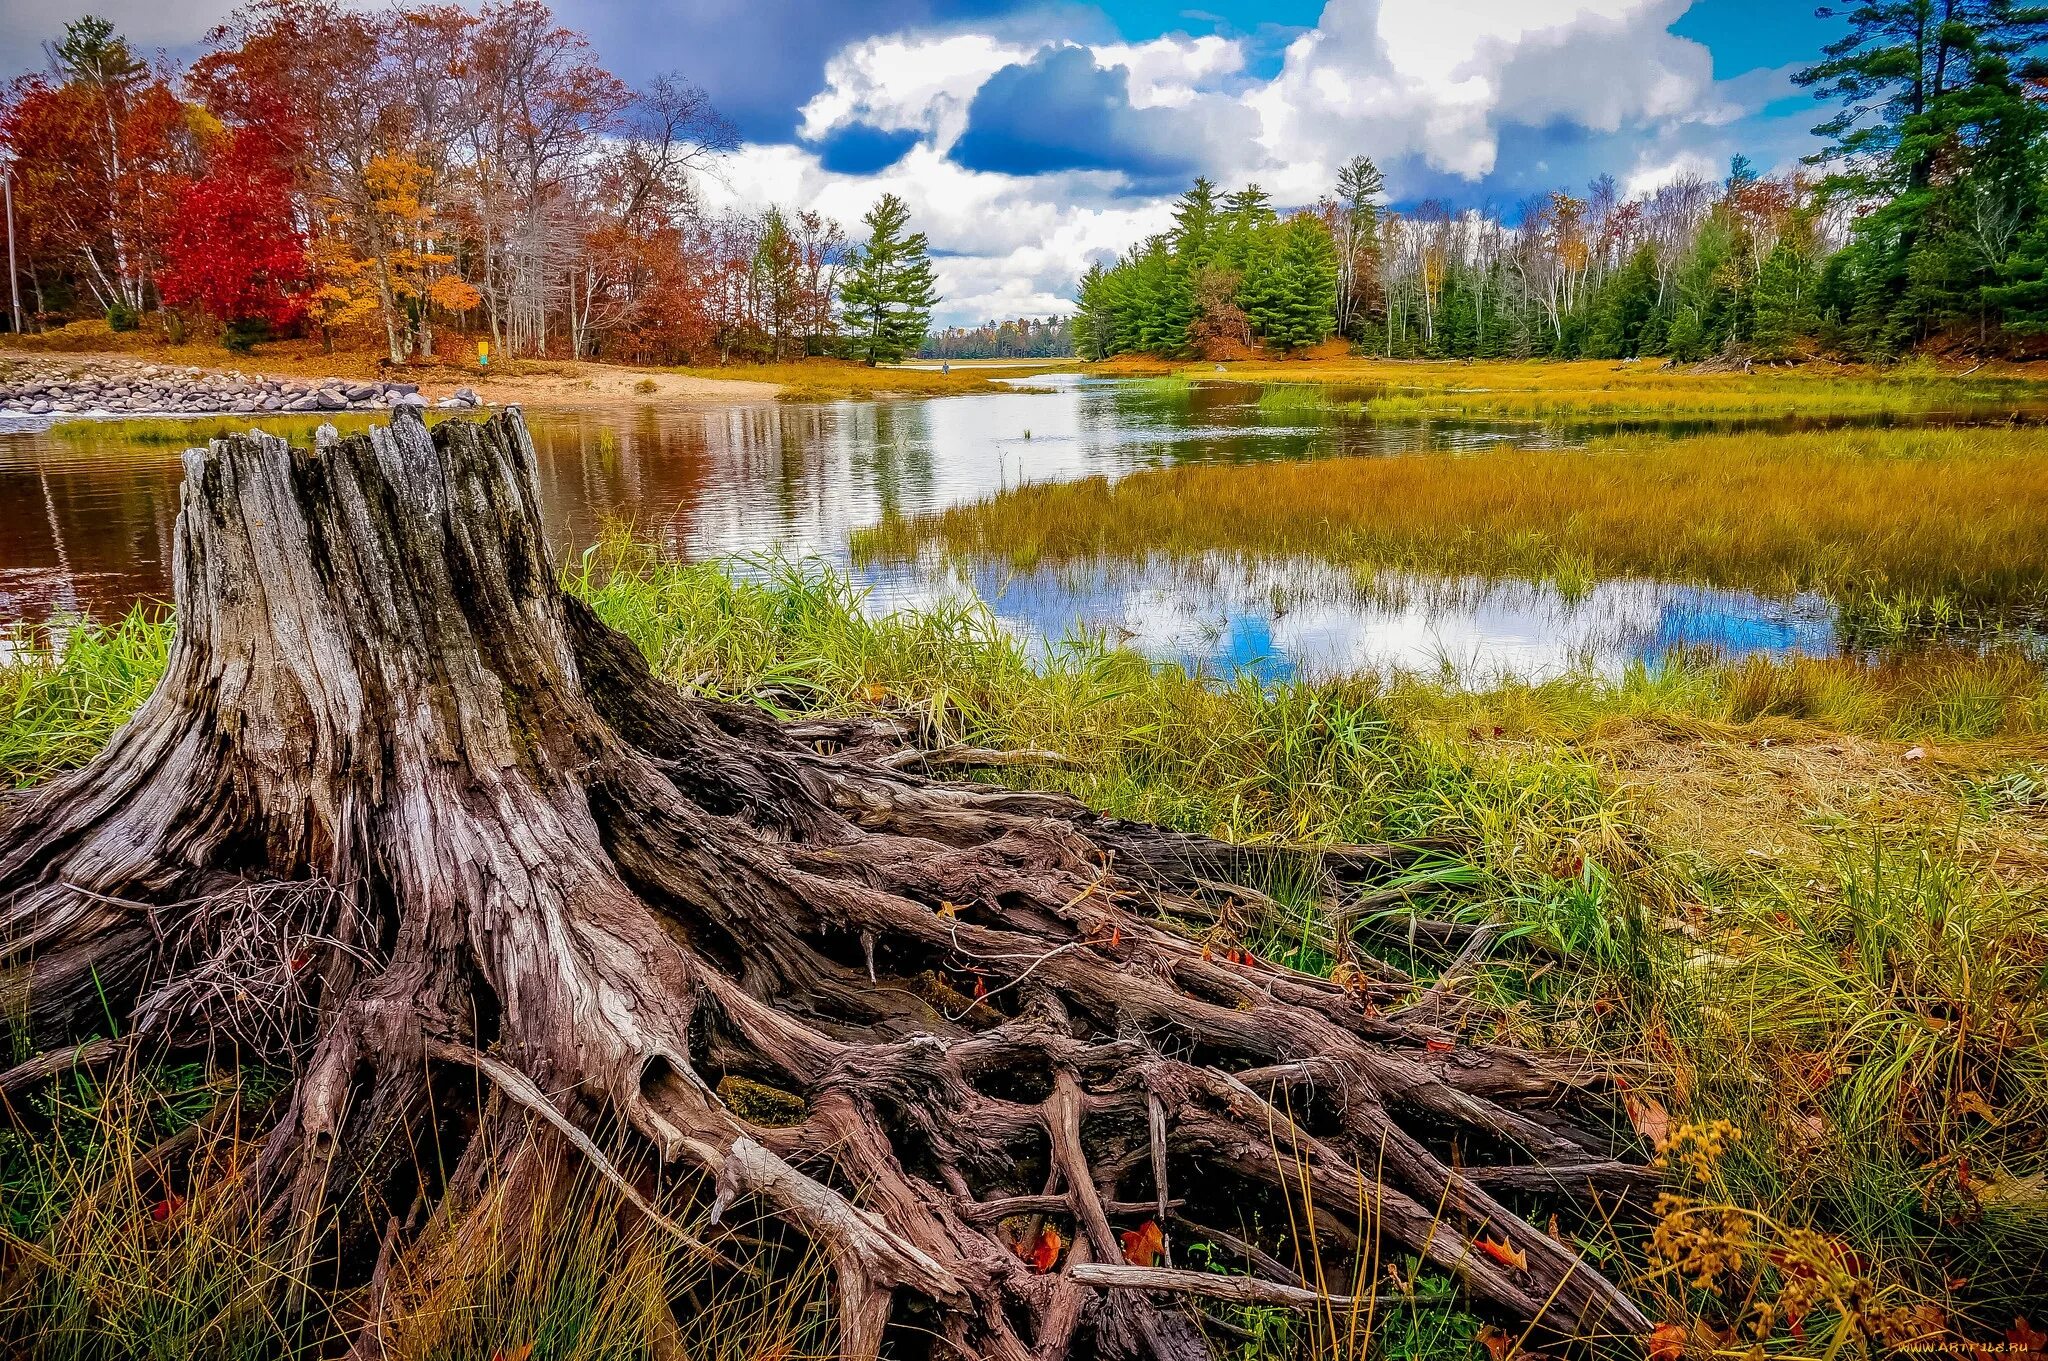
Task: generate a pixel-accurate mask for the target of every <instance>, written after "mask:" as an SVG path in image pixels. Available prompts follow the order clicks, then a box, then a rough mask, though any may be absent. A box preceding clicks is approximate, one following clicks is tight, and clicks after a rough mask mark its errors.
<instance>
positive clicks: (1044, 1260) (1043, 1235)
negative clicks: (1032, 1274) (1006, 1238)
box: [1017, 1224, 1062, 1271]
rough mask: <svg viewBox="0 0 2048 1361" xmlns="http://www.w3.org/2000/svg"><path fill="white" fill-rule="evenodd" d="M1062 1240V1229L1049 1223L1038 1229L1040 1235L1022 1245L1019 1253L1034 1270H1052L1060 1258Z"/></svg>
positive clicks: (1018, 1250)
mask: <svg viewBox="0 0 2048 1361" xmlns="http://www.w3.org/2000/svg"><path fill="white" fill-rule="evenodd" d="M1061 1242H1062V1240H1061V1238H1060V1231H1059V1230H1058V1229H1056V1228H1054V1227H1053V1226H1052V1225H1050V1224H1048V1225H1046V1226H1045V1227H1044V1228H1042V1229H1040V1230H1039V1231H1038V1237H1036V1238H1034V1239H1031V1240H1030V1241H1028V1242H1026V1243H1024V1244H1022V1245H1020V1246H1019V1247H1018V1249H1017V1255H1018V1256H1019V1257H1022V1258H1023V1259H1024V1260H1025V1261H1027V1262H1029V1263H1031V1269H1032V1270H1033V1271H1051V1270H1052V1268H1053V1263H1055V1262H1057V1261H1059V1259H1060V1245H1061Z"/></svg>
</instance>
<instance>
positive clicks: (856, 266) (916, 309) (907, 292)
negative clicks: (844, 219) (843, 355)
mask: <svg viewBox="0 0 2048 1361" xmlns="http://www.w3.org/2000/svg"><path fill="white" fill-rule="evenodd" d="M862 221H864V222H866V223H867V227H868V241H867V244H866V245H865V246H862V247H861V248H860V249H859V250H858V251H857V252H855V255H854V258H853V262H852V263H851V265H849V266H848V268H847V271H846V281H845V283H843V284H841V285H840V289H839V302H840V306H841V308H842V309H843V318H844V322H843V324H844V326H845V328H846V334H847V336H848V338H849V343H848V350H849V352H850V353H851V354H852V355H853V356H854V357H855V358H857V359H864V360H866V361H867V362H868V363H869V364H870V365H874V364H894V363H897V362H899V361H900V360H902V358H903V357H904V356H905V355H907V354H911V353H913V352H915V351H916V349H917V347H918V346H920V345H922V344H923V343H924V338H925V334H926V332H928V331H929V330H930V329H931V321H932V308H933V307H935V306H937V304H938V301H939V295H938V285H937V281H936V279H935V278H934V276H933V274H932V262H931V258H930V256H929V255H928V254H927V249H928V243H927V242H926V240H925V235H924V233H923V232H912V233H910V234H909V235H907V236H906V235H904V228H905V227H907V226H908V225H909V223H910V208H909V206H908V205H906V204H905V203H904V202H903V200H902V199H900V198H898V197H897V196H896V195H894V194H884V195H882V197H881V199H880V201H879V202H877V203H876V204H875V206H874V207H873V208H870V209H869V210H868V213H867V216H866V217H865V218H863V219H862Z"/></svg>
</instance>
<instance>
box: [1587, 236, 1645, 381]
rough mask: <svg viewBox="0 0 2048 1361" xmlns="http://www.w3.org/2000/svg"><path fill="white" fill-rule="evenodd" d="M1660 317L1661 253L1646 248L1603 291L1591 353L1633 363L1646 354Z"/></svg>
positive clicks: (1588, 339) (1590, 344)
mask: <svg viewBox="0 0 2048 1361" xmlns="http://www.w3.org/2000/svg"><path fill="white" fill-rule="evenodd" d="M1656 315H1657V253H1656V251H1654V250H1653V249H1651V248H1650V247H1649V246H1643V247H1641V248H1640V249H1638V250H1637V251H1636V252H1635V254H1633V255H1631V256H1630V257H1629V260H1628V263H1627V264H1626V265H1624V266H1622V267H1621V269H1619V270H1617V271H1616V272H1615V274H1614V276H1613V277H1612V278H1610V279H1608V281H1607V283H1606V285H1605V286H1604V287H1603V288H1602V289H1601V291H1600V300H1599V303H1598V316H1597V319H1596V320H1595V321H1594V323H1593V328H1592V333H1591V335H1590V336H1589V337H1588V338H1587V352H1588V353H1590V354H1592V355H1595V356H1597V357H1599V358H1602V359H1633V358H1635V357H1636V356H1638V355H1641V354H1643V353H1645V352H1646V351H1647V348H1648V347H1646V346H1645V344H1644V341H1645V339H1646V337H1648V336H1649V335H1650V334H1651V322H1652V320H1653V319H1654V318H1655V317H1656Z"/></svg>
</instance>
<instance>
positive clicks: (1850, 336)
mask: <svg viewBox="0 0 2048 1361" xmlns="http://www.w3.org/2000/svg"><path fill="white" fill-rule="evenodd" d="M1847 19H1848V25H1849V27H1848V31H1847V32H1846V33H1845V35H1844V36H1843V37H1842V38H1841V39H1840V40H1839V41H1837V42H1835V43H1833V44H1831V45H1829V46H1828V47H1827V49H1826V50H1825V51H1824V53H1823V54H1822V58H1821V60H1820V61H1818V62H1816V63H1815V64H1814V65H1812V66H1810V67H1808V68H1807V69H1806V70H1804V71H1803V72H1801V73H1800V75H1799V76H1798V81H1799V83H1800V84H1801V85H1803V86H1806V87H1808V88H1810V89H1811V90H1812V91H1813V92H1814V93H1815V94H1816V95H1817V96H1819V97H1820V98H1821V99H1823V100H1824V101H1827V102H1829V103H1830V104H1832V105H1833V106H1834V107H1835V109H1836V112H1835V113H1834V114H1833V116H1831V117H1829V118H1828V119H1827V120H1826V121H1825V122H1823V123H1822V124H1821V125H1820V126H1819V127H1818V128H1817V129H1816V131H1817V132H1818V133H1819V134H1820V135H1821V136H1822V137H1824V138H1826V139H1827V140H1826V145H1825V146H1824V148H1823V149H1822V150H1821V151H1820V152H1819V153H1818V154H1816V155H1815V156H1814V157H1813V158H1812V165H1811V166H1810V167H1808V168H1803V169H1801V170H1798V171H1793V172H1789V173H1784V174H1777V175H1763V174H1759V173H1758V172H1757V170H1756V169H1755V168H1754V167H1753V166H1752V165H1751V164H1750V162H1749V161H1748V160H1747V159H1746V158H1743V157H1740V156H1738V157H1736V158H1735V160H1734V163H1733V164H1732V165H1731V166H1730V168H1729V172H1728V174H1727V176H1726V177H1725V178H1724V179H1722V180H1720V181H1719V182H1715V181H1711V180H1707V179H1704V178H1701V177H1698V176H1684V177H1680V178H1678V179H1676V180H1674V181H1672V182H1670V183H1668V184H1664V185H1661V186H1659V187H1658V188H1656V189H1654V190H1651V191H1649V192H1645V193H1641V194H1637V195H1634V196H1626V195H1624V194H1623V193H1622V192H1621V191H1620V190H1619V189H1618V187H1617V185H1616V183H1615V181H1614V180H1613V179H1612V178H1611V177H1609V176H1601V177H1600V178H1599V179H1596V180H1595V181H1594V182H1593V183H1592V184H1591V185H1590V186H1589V187H1588V188H1587V190H1586V192H1584V193H1583V194H1576V195H1575V194H1571V193H1566V192H1562V191H1559V192H1555V193H1551V194H1548V195H1545V196H1542V197H1540V198H1537V199H1534V200H1532V201H1530V202H1528V203H1524V204H1522V205H1520V207H1519V209H1518V210H1517V211H1516V212H1514V213H1512V214H1510V215H1505V216H1503V215H1500V214H1496V213H1491V212H1484V211H1477V210H1468V211H1458V210H1455V209H1453V208H1452V207H1450V206H1449V205H1446V204H1444V203H1441V202H1436V201H1429V202H1424V203H1422V204H1420V205H1418V206H1416V207H1414V208H1412V209H1410V210H1407V211H1400V212H1396V211H1390V210H1388V209H1387V208H1385V207H1383V206H1382V204H1381V200H1382V198H1383V196H1384V195H1383V189H1384V185H1383V179H1382V176H1381V174H1380V171H1379V170H1378V168H1377V167H1376V166H1375V165H1374V164H1373V162H1372V161H1371V160H1370V159H1367V158H1365V157H1360V158H1357V159H1355V160H1353V161H1352V162H1351V163H1350V164H1348V165H1346V166H1345V167H1344V168H1343V169H1342V171H1341V172H1340V174H1339V176H1338V178H1337V183H1336V185H1335V186H1334V192H1332V193H1331V194H1330V195H1329V196H1328V197H1326V198H1325V199H1324V200H1323V201H1322V202H1320V203H1318V204H1316V205H1314V206H1313V207H1310V208H1306V209H1302V210H1300V211H1297V212H1293V213H1289V214H1284V215H1283V214H1281V213H1279V212H1277V211H1275V208H1274V206H1273V204H1272V202H1271V200H1270V199H1269V197H1268V196H1267V194H1266V193H1265V192H1264V191H1263V190H1261V189H1260V188H1259V187H1258V186H1256V185H1250V186H1246V187H1245V188H1242V189H1239V190H1237V191H1235V192H1232V193H1228V194H1224V193H1221V192H1220V191H1219V189H1218V187H1217V186H1216V185H1214V184H1212V183H1211V182H1210V181H1208V180H1206V179H1202V180H1197V181H1196V182H1195V184H1194V186H1193V187H1192V188H1191V189H1189V190H1188V191H1187V193H1185V194H1183V195H1182V196H1181V199H1180V201H1179V203H1178V205H1177V206H1176V209H1175V213H1174V223H1173V226H1172V228H1171V229H1170V230H1168V231H1166V232H1164V233H1162V234H1160V235H1158V236H1155V237H1152V238H1150V239H1148V240H1146V241H1144V242H1142V243H1140V244H1139V245H1137V246H1135V247H1134V248H1132V249H1131V250H1130V251H1128V252H1127V253H1126V254H1125V255H1124V256H1123V257H1122V258H1120V259H1119V260H1117V261H1116V262H1115V263H1114V264H1112V265H1109V266H1106V267H1098V268H1095V269H1091V270H1090V271H1089V272H1088V274H1087V275H1086V277H1085V278H1084V279H1083V280H1082V282H1081V288H1080V294H1079V305H1080V311H1079V315H1078V316H1077V317H1076V319H1075V323H1074V333H1075V339H1076V344H1077V346H1078V348H1079V350H1080V352H1081V353H1082V354H1083V355H1086V356H1088V357H1090V358H1102V357H1106V356H1108V355H1113V354H1118V353H1125V352H1132V351H1145V352H1152V353H1161V354H1198V355H1203V356H1207V357H1216V358H1228V357H1232V356H1237V355H1242V354H1246V353H1249V352H1250V351H1251V350H1252V349H1253V348H1254V347H1257V348H1261V349H1266V350H1280V351H1289V350H1299V349H1301V348H1303V347H1307V346H1311V345H1315V344H1317V343H1318V342H1322V341H1326V340H1328V339H1330V338H1332V337H1342V338H1343V339H1344V340H1346V341H1348V342H1350V344H1351V345H1352V346H1353V347H1355V348H1357V349H1359V350H1362V351H1365V352H1369V353H1375V354H1384V355H1387V356H1390V357H1430V358H1494V357H1556V358H1577V357H1592V358H1628V357H1633V356H1642V355H1663V356H1669V357H1671V358H1674V359H1678V360H1682V361H1687V362H1691V361H1697V360H1702V359H1706V358H1709V357H1713V356H1722V355H1725V356H1729V357H1739V358H1746V359H1747V358H1755V359H1781V358H1788V357H1793V356H1798V355H1803V354H1811V353H1833V354H1840V355H1843V356H1846V357H1853V358H1859V359H1888V358H1893V357H1896V356H1899V355H1901V354H1904V353H1906V352H1908V351H1911V350H1914V349H1917V348H1923V347H1929V346H1941V347H1947V348H1953V349H1961V350H1970V351H1978V352H1986V353H1993V352H1996V353H2025V352H2028V347H2029V346H2030V344H2032V343H2033V337H2035V336H2037V335H2039V334H2040V333H2041V332H2042V331H2043V330H2044V329H2048V215H2044V211H2043V210H2044V206H2048V178H2044V174H2043V162H2044V155H2048V122H2044V108H2043V103H2042V99H2041V89H2042V86H2041V81H2042V79H2043V77H2044V74H2048V66H2044V64H2043V61H2042V56H2041V51H2040V48H2041V43H2042V40H2043V37H2044V33H2048V11H2040V10H2033V9H2019V8H2015V7H2012V6H2010V5H2007V4H2003V3H1997V2H1996V0H1982V2H1981V3H1970V2H1968V0H1964V2H1960V3H1954V4H1947V5H1941V6H1934V5H1928V4H1920V3H1894V4H1870V5H1863V6H1860V7H1858V8H1856V9H1855V10H1854V11H1853V12H1852V13H1850V14H1849V15H1848V16H1847Z"/></svg>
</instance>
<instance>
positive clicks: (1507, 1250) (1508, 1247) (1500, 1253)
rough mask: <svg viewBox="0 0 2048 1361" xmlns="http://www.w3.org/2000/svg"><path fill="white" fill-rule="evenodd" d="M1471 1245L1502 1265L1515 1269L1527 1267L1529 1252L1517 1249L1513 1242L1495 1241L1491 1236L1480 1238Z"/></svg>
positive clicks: (1519, 1269) (1526, 1268)
mask: <svg viewBox="0 0 2048 1361" xmlns="http://www.w3.org/2000/svg"><path fill="white" fill-rule="evenodd" d="M1473 1246H1474V1247H1476V1248H1478V1249H1479V1250H1480V1251H1481V1252H1483V1253H1485V1254H1486V1255H1487V1256H1488V1257H1491V1258H1492V1259H1493V1260H1494V1261H1496V1262H1499V1263H1500V1264H1501V1265H1502V1266H1504V1267H1512V1268H1513V1269H1514V1270H1516V1271H1527V1270H1528V1269H1529V1254H1528V1253H1526V1252H1522V1251H1520V1250H1519V1249H1517V1248H1516V1247H1515V1245H1514V1244H1513V1243H1509V1242H1500V1243H1496V1242H1494V1241H1493V1240H1492V1239H1491V1238H1481V1239H1478V1240H1477V1241H1475V1242H1474V1243H1473Z"/></svg>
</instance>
